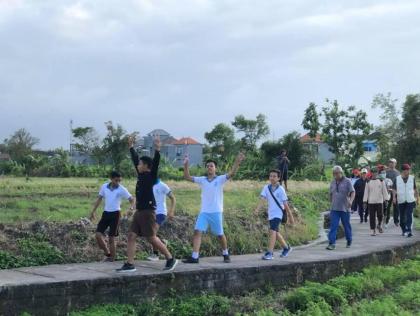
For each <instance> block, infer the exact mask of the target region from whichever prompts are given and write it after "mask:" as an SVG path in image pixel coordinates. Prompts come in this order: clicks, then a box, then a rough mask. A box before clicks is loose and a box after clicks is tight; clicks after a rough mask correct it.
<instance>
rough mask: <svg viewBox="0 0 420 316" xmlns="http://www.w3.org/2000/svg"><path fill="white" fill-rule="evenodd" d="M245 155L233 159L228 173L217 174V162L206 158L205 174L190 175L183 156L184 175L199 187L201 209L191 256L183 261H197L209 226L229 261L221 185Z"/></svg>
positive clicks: (232, 173) (224, 257) (186, 160)
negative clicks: (202, 175) (203, 236)
mask: <svg viewBox="0 0 420 316" xmlns="http://www.w3.org/2000/svg"><path fill="white" fill-rule="evenodd" d="M244 158H245V156H244V154H243V153H240V154H239V155H238V157H237V158H236V160H235V163H234V165H233V167H232V170H231V171H230V172H229V173H228V174H224V175H220V176H218V175H217V174H216V171H217V163H216V161H214V160H207V162H206V168H207V176H204V177H192V176H191V175H190V171H189V159H188V157H185V161H184V177H185V179H187V180H188V181H191V182H194V183H197V184H198V185H200V187H201V210H200V214H199V215H198V217H197V221H196V223H195V228H194V238H193V252H192V254H191V257H190V258H188V259H186V260H184V261H183V262H184V263H198V262H199V252H200V245H201V235H202V233H203V232H206V231H207V230H208V228H209V227H210V231H211V232H212V233H213V234H214V235H216V236H217V237H218V238H219V240H220V245H221V246H222V253H223V261H224V262H226V263H229V262H230V257H229V251H228V247H227V240H226V236H225V234H224V232H223V187H224V185H225V183H226V182H227V181H228V180H229V179H231V178H232V177H233V176H234V175H235V174H236V172H237V171H238V168H239V165H240V164H241V162H242V160H244Z"/></svg>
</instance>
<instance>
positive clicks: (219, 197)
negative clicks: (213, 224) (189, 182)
mask: <svg viewBox="0 0 420 316" xmlns="http://www.w3.org/2000/svg"><path fill="white" fill-rule="evenodd" d="M228 180H229V179H228V175H227V174H224V175H221V176H216V177H215V178H213V180H211V181H210V180H209V179H208V178H207V177H193V182H194V183H198V184H199V185H200V187H201V210H200V212H202V213H222V212H223V186H224V184H225V183H226V182H227V181H228Z"/></svg>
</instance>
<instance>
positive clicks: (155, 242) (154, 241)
mask: <svg viewBox="0 0 420 316" xmlns="http://www.w3.org/2000/svg"><path fill="white" fill-rule="evenodd" d="M147 241H148V242H149V243H150V244H151V245H152V246H153V248H154V249H157V250H158V251H160V252H161V253H162V254H163V255H164V256H165V258H166V260H169V259H172V254H171V253H170V252H169V250H168V248H167V247H166V246H165V244H164V243H163V242H162V241H161V240H160V239H159V238H158V237H157V236H152V237H147Z"/></svg>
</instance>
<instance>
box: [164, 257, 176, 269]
mask: <svg viewBox="0 0 420 316" xmlns="http://www.w3.org/2000/svg"><path fill="white" fill-rule="evenodd" d="M177 264H178V260H177V259H175V258H172V259H169V260H166V265H165V267H164V268H163V270H165V271H172V270H173V269H175V267H176V265H177Z"/></svg>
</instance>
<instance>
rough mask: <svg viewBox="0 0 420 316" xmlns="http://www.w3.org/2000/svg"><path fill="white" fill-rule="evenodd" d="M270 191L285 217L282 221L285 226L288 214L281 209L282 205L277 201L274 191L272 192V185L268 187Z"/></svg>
mask: <svg viewBox="0 0 420 316" xmlns="http://www.w3.org/2000/svg"><path fill="white" fill-rule="evenodd" d="M268 191H270V194H271V196H272V197H273V200H274V202H276V204H277V206H278V207H279V208H280V209H281V211H282V213H283V217H282V219H281V223H282V224H283V225H285V224H286V223H287V213H286V212H285V211H284V209H283V208H282V207H281V204H280V203H279V201H277V199H276V197H275V196H274V194H273V191H271V185H270V186H269V187H268Z"/></svg>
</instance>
